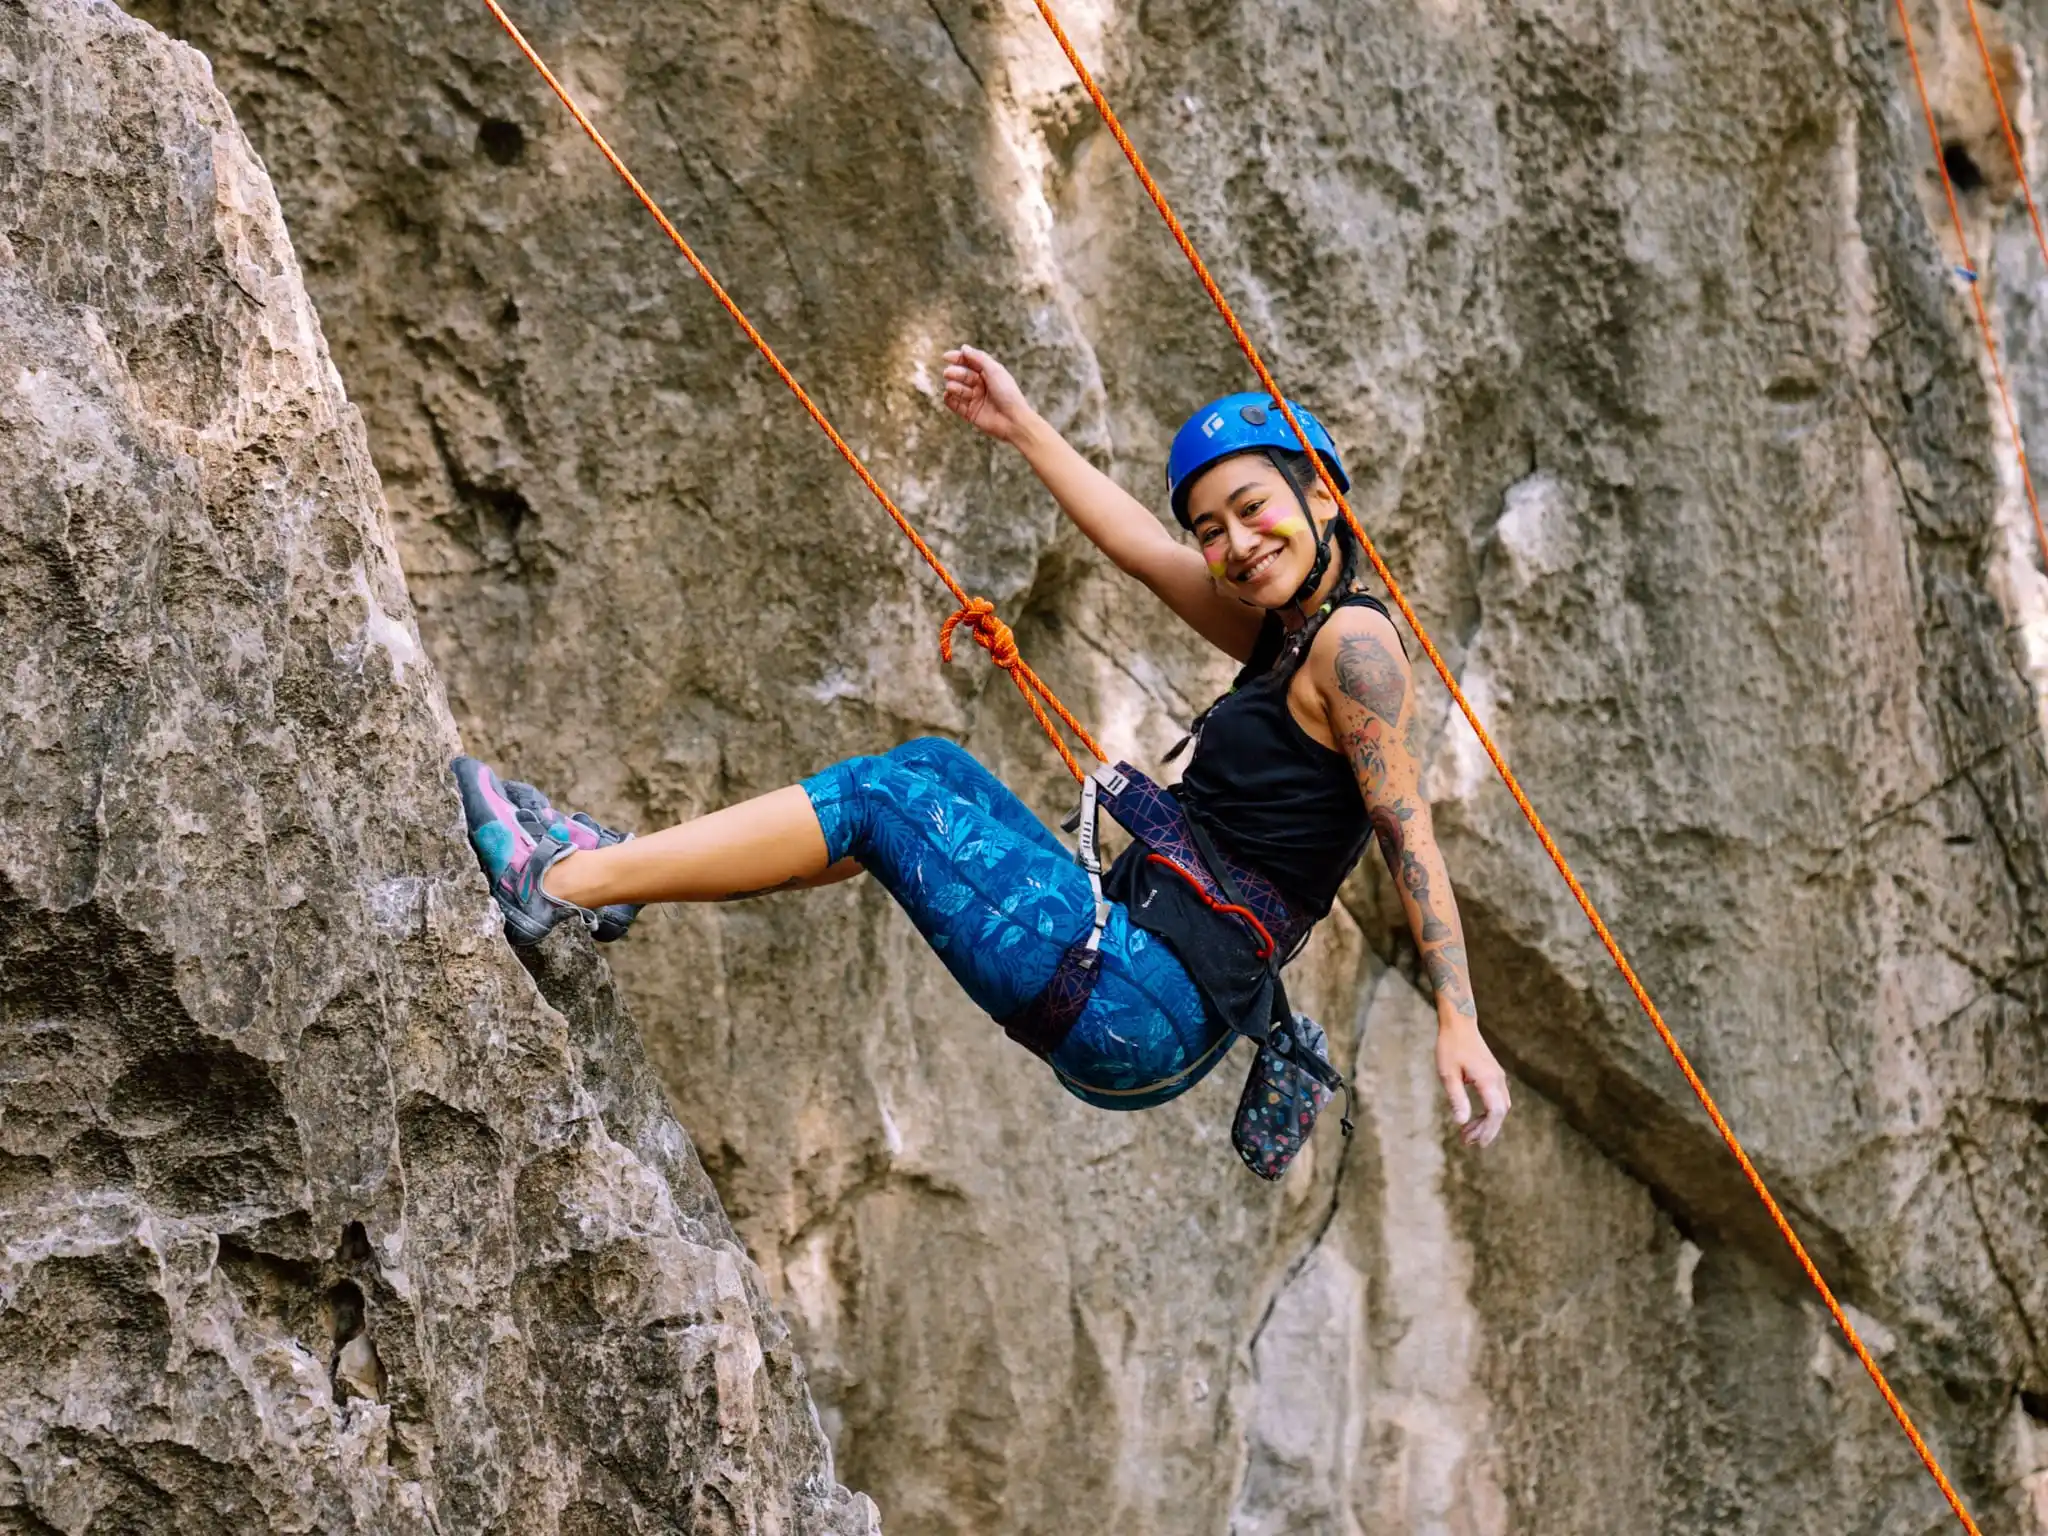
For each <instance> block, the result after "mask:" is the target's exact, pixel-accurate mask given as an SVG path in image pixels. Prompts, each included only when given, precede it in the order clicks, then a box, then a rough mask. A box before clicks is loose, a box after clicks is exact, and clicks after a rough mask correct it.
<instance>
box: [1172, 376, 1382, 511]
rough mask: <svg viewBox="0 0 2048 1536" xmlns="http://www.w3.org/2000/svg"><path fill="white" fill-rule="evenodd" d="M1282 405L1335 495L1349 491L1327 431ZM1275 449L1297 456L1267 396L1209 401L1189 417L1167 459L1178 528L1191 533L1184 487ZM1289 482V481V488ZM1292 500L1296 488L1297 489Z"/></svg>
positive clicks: (1296, 405) (1296, 441)
mask: <svg viewBox="0 0 2048 1536" xmlns="http://www.w3.org/2000/svg"><path fill="white" fill-rule="evenodd" d="M1287 404H1288V405H1289V406H1290V407H1291V408H1292V409H1293V411H1294V416H1295V419H1296V420H1297V421H1299V422H1300V423H1301V425H1302V430H1304V431H1305V432H1307V433H1308V441H1309V446H1310V447H1312V448H1314V449H1315V451H1316V452H1317V454H1319V455H1320V456H1321V457H1322V461H1323V462H1324V463H1325V464H1327V465H1329V466H1330V478H1331V479H1333V480H1335V481H1336V482H1337V489H1338V490H1340V491H1348V490H1350V489H1351V479H1350V477H1349V476H1348V475H1346V474H1345V473H1344V461H1343V460H1342V459H1340V458H1339V457H1338V456H1337V445H1336V443H1334V442H1333V441H1331V439H1330V433H1329V430H1328V429H1327V428H1326V427H1324V425H1323V424H1322V423H1321V422H1320V421H1318V420H1317V419H1316V413H1315V412H1314V411H1312V410H1310V409H1309V408H1308V407H1307V406H1305V405H1303V404H1302V403H1301V402H1300V401H1298V400H1290V401H1288V402H1287ZM1275 449H1278V450H1280V451H1282V452H1285V453H1300V452H1301V451H1302V447H1301V439H1300V438H1298V437H1296V436H1295V435H1294V429H1293V428H1292V427H1290V426H1288V425H1287V418H1286V417H1285V416H1284V415H1282V414H1281V413H1280V410H1279V408H1278V407H1276V406H1275V405H1274V404H1273V397H1272V396H1271V395H1264V394H1260V393H1258V392H1257V391H1255V390H1254V391H1251V392H1248V393H1245V394H1238V395H1225V396H1224V397H1223V398H1222V399H1220V400H1211V401H1210V402H1209V403H1208V404H1207V405H1205V406H1203V407H1202V408H1201V409H1200V410H1199V411H1197V412H1195V414H1194V415H1192V416H1190V417H1189V418H1188V419H1187V420H1186V421H1185V422H1183V423H1182V424H1181V429H1180V430H1179V431H1178V432H1176V433H1174V434H1173V447H1172V449H1171V450H1169V451H1168V453H1167V455H1166V492H1167V495H1168V496H1169V497H1170V498H1171V499H1172V501H1173V515H1174V517H1175V518H1176V519H1177V520H1178V521H1179V523H1180V525H1181V527H1183V528H1190V527H1191V526H1192V525H1191V524H1190V523H1189V521H1188V487H1189V486H1191V485H1193V484H1194V482H1195V479H1196V478H1197V477H1198V476H1199V475H1200V474H1201V473H1202V471H1203V470H1205V469H1207V468H1208V467H1209V466H1210V465H1212V464H1217V463H1221V462H1222V461H1223V460H1224V459H1228V458H1232V457H1234V456H1236V455H1237V454H1240V453H1259V452H1262V451H1263V452H1271V451H1273V450H1275ZM1293 480H1294V477H1293V476H1292V475H1291V474H1290V475H1288V483H1289V484H1292V483H1293ZM1295 489H1296V494H1297V495H1298V494H1300V492H1301V487H1299V486H1297V487H1296V488H1295Z"/></svg>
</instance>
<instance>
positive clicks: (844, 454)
mask: <svg viewBox="0 0 2048 1536" xmlns="http://www.w3.org/2000/svg"><path fill="white" fill-rule="evenodd" d="M484 5H485V7H486V8H487V9H488V10H489V11H490V13H491V14H492V15H493V16H495V17H496V18H497V20H498V25H499V26H501V27H503V28H504V29H505V34H506V36H508V37H510V38H511V39H512V42H513V44H514V45H515V46H516V47H517V48H518V49H519V51H520V52H521V53H522V54H524V55H525V56H526V61H527V63H529V64H531V65H532V66H533V67H534V68H535V69H536V70H537V71H539V73H540V77H541V79H543V80H545V81H546V82H547V84H548V89H549V90H551V91H553V92H554V93H555V96H556V98H557V99H558V100H560V102H561V103H562V105H563V106H564V107H566V108H568V110H569V115H570V116H571V117H573V118H575V119H576V125H577V126H578V127H579V128H581V129H582V130H583V131H584V132H585V133H586V134H588V135H589V136H590V142H591V143H593V144H595V145H596V146H597V148H598V152H599V153H601V154H602V155H603V156H604V157H605V159H606V160H607V161H608V162H609V163H610V165H611V168H612V169H613V170H614V171H617V172H618V173H619V179H620V180H621V181H623V182H625V184H626V186H627V187H628V188H629V189H630V190H631V191H632V193H633V196H635V197H636V198H638V199H639V200H640V206H641V207H643V208H645V209H646V210H647V211H648V213H650V214H652V215H653V217H654V222H655V223H657V224H659V225H660V226H661V229H662V233H663V234H665V235H667V236H668V237H669V239H670V240H672V241H674V242H675V247H676V249H677V250H679V251H681V252H682V253H683V260H685V261H687V262H688V263H689V264H690V270H691V271H693V272H695V273H696V274H697V276H698V278H699V279H700V280H701V281H702V282H703V284H704V286H705V287H706V288H708V289H710V290H711V296H712V297H713V298H715V299H717V300H718V303H719V307H720V308H722V309H723V310H724V311H725V312H726V313H727V314H728V315H730V316H732V318H733V323H734V324H736V325H737V326H739V328H740V329H741V330H742V331H744V332H745V333H746V337H747V340H749V341H751V342H752V343H753V344H754V349H755V350H756V351H757V352H759V353H760V354H761V356H762V357H763V358H765V359H766V360H767V362H768V366H769V367H770V368H772V369H774V370H775V376H776V377H777V378H779V379H781V380H782V382H783V383H784V384H785V385H787V386H788V387H789V392H790V393H791V394H793V395H795V396H796V399H797V403H798V404H799V405H801V406H802V407H803V408H804V410H805V411H806V412H807V413H808V414H809V415H810V418H811V420H812V421H814V422H816V423H817V424H818V430H819V431H821V432H823V433H824V434H825V436H826V437H828V438H829V439H831V442H832V446H833V447H834V448H836V449H838V450H839V456H840V457H841V458H843V459H844V460H846V462H847V465H848V466H849V467H850V468H851V469H852V470H853V472H854V474H856V475H858V476H859V477H860V483H861V484H862V485H864V486H866V487H867V488H868V494H869V495H871V496H873V497H874V498H875V500H876V501H878V502H880V503H881V506H882V510H883V511H884V512H887V513H888V514H889V516H890V518H891V519H893V520H894V522H895V524H896V526H897V527H898V528H899V529H901V530H902V532H903V536H904V537H905V538H907V539H908V540H910V542H911V544H912V546H913V547H915V548H916V550H917V552H918V554H920V555H922V556H923V557H924V563H925V564H926V565H928V566H930V567H931V568H932V572H933V574H934V575H936V576H937V577H938V578H939V580H940V581H942V582H944V583H945V587H946V590H947V591H948V592H950V593H952V594H953V601H954V603H955V604H957V605H958V606H957V607H956V608H955V609H954V612H953V614H952V616H951V617H950V618H948V619H947V620H946V622H945V624H944V625H943V626H942V627H941V629H940V631H939V654H940V656H941V657H942V658H943V659H944V660H946V661H951V660H952V659H953V637H954V633H955V631H957V630H959V629H961V628H965V629H966V630H967V631H968V633H970V634H971V635H973V636H974V638H975V641H976V642H977V643H978V644H979V645H980V646H981V648H982V649H983V650H985V651H987V652H988V654H989V659H990V660H991V661H993V662H994V663H995V664H996V665H997V666H998V667H1001V668H1002V669H1003V670H1004V671H1005V672H1007V673H1009V675H1010V681H1011V682H1013V683H1015V684H1016V685H1017V691H1018V692H1019V693H1021V694H1022V695H1023V696H1024V702H1025V703H1026V704H1028V705H1030V706H1031V713H1032V715H1033V716H1034V717H1035V718H1036V719H1037V721H1038V724H1039V728H1040V729H1041V730H1043V731H1044V732H1045V734H1046V739H1047V740H1049V741H1050V742H1051V743H1052V744H1053V747H1054V748H1055V749H1056V750H1057V751H1058V752H1059V755H1060V761H1061V762H1063V763H1065V764H1066V765H1067V772H1069V773H1071V774H1072V775H1073V776H1074V777H1075V779H1076V780H1079V779H1082V778H1084V777H1085V775H1084V774H1083V773H1082V771H1081V765H1080V763H1079V762H1078V761H1076V760H1075V757H1074V754H1073V752H1072V750H1071V749H1069V748H1068V746H1067V744H1066V742H1065V740H1064V739H1062V737H1061V736H1060V733H1059V731H1058V729H1057V728H1056V727H1055V726H1054V725H1053V719H1054V717H1057V718H1058V719H1059V721H1060V723H1061V724H1062V725H1064V726H1066V728H1067V729H1068V730H1070V731H1072V732H1073V733H1074V739H1075V740H1076V741H1078V742H1080V743H1081V745H1082V746H1084V747H1086V748H1087V749H1088V751H1089V752H1091V753H1093V754H1094V756H1095V760H1096V761H1097V762H1106V761H1107V758H1106V757H1105V755H1104V753H1103V750H1102V748H1101V747H1100V746H1098V745H1096V742H1095V738H1094V737H1093V736H1091V735H1089V733H1088V730H1087V727H1085V726H1084V725H1082V724H1081V722H1080V721H1079V720H1077V719H1075V718H1074V715H1073V714H1072V712H1071V711H1069V710H1068V708H1067V707H1066V705H1064V704H1062V703H1061V702H1060V701H1059V697H1058V695H1056V694H1055V693H1054V692H1053V691H1052V689H1051V688H1049V687H1047V686H1046V684H1045V681H1044V680H1043V679H1042V678H1040V677H1039V675H1038V674H1037V672H1035V671H1033V670H1032V668H1031V664H1030V663H1029V662H1027V661H1025V660H1024V658H1023V657H1022V656H1021V655H1019V654H1018V651H1017V639H1016V636H1014V635H1013V634H1011V632H1010V627H1009V625H1007V624H1005V623H1004V622H1003V621H1002V620H1001V619H1000V618H998V617H997V616H996V611H995V605H994V604H993V603H990V602H989V601H988V600H987V599H986V598H980V597H972V596H970V595H969V594H968V592H967V589H966V588H964V587H962V586H961V585H960V583H959V582H958V581H956V580H954V578H953V573H952V572H951V571H949V570H947V569H946V565H945V562H944V561H942V560H940V559H939V557H938V555H937V554H935V553H934V552H933V550H932V547H931V546H930V545H929V544H927V543H926V542H925V541H924V539H923V537H922V536H921V535H920V534H919V533H918V531H917V529H916V528H915V527H914V526H912V524H911V521H910V519H909V518H908V517H907V516H905V515H904V512H903V509H902V508H901V507H899V506H897V505H896V503H895V501H894V500H893V499H892V498H891V497H890V495H889V493H888V492H887V491H885V490H883V489H882V486H881V482H880V481H878V480H876V479H875V477H874V476H873V475H872V474H871V473H869V471H868V467H867V465H866V464H864V463H862V462H861V458H860V455H859V454H857V453H855V452H854V451H853V449H852V448H851V447H849V446H848V445H847V442H846V439H845V438H843V437H841V436H840V435H839V432H838V429H837V428H835V427H834V426H833V425H832V423H831V422H830V421H829V420H827V419H826V416H825V413H824V412H823V411H822V410H820V409H819V408H818V404H817V402H816V401H814V400H813V399H812V398H811V396H810V393H809V392H808V391H807V390H806V389H805V388H804V387H803V385H802V384H800V383H798V382H797V378H796V375H795V374H793V373H791V372H790V371H789V369H788V368H787V367H786V366H784V364H783V361H782V359H781V358H780V357H778V356H776V353H775V349H774V348H773V347H771V346H769V345H768V341H767V338H766V337H764V336H762V334H761V333H760V332H759V331H758V330H756V329H755V328H754V323H753V322H752V321H751V320H749V319H748V318H747V317H746V315H745V314H744V313H743V312H742V311H741V309H740V307H739V305H738V304H737V303H735V302H734V301H733V297H732V295H731V294H729V293H727V292H726V291H725V287H724V285H723V284H721V283H720V282H719V281H718V279H717V278H716V277H715V276H713V275H712V271H711V269H710V268H709V267H707V266H706V265H705V264H704V263H703V261H702V260H701V259H699V257H698V255H697V253H696V252H695V251H694V250H692V249H691V248H690V242H689V241H687V240H685V239H684V238H683V237H682V234H681V232H680V231H679V230H677V228H676V227H675V225H673V224H671V223H670V222H669V218H668V215H667V214H665V213H663V212H662V211H661V208H660V205H659V204H657V203H656V202H655V201H654V199H653V198H652V197H650V196H649V195H648V193H647V189H646V188H645V187H643V186H641V185H640V181H639V178H638V177H636V176H634V174H633V173H632V172H631V171H630V170H628V169H627V168H626V162H625V161H623V160H621V159H620V158H619V156H618V154H617V152H616V151H615V150H613V148H612V147H611V145H610V144H608V143H606V142H605V137H604V135H603V134H601V133H599V132H598V131H597V125H596V124H594V123H593V122H591V120H590V119H589V118H588V117H587V116H585V115H584V112H583V109H582V108H581V107H579V106H577V105H576V103H575V101H574V99H573V98H571V96H570V95H569V93H568V91H567V90H566V89H564V88H563V86H562V82H561V81H560V80H558V79H556V78H555V72H554V71H553V70H551V69H549V68H548V66H547V63H546V61H545V60H543V59H542V58H541V56H540V55H539V54H538V53H536V52H535V51H534V49H533V45H532V44H531V43H529V42H527V40H526V37H525V34H523V33H522V32H521V31H520V30H519V28H518V27H516V26H514V25H513V24H512V18H511V17H510V16H507V15H506V14H505V12H504V9H503V8H502V7H501V6H500V5H499V4H498V0H484Z"/></svg>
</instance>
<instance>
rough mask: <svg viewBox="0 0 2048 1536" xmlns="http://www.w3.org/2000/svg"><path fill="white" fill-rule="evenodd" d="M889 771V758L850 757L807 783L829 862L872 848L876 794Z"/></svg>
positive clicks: (856, 854) (804, 782) (806, 791)
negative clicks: (869, 845) (870, 846)
mask: <svg viewBox="0 0 2048 1536" xmlns="http://www.w3.org/2000/svg"><path fill="white" fill-rule="evenodd" d="M888 772H889V760H888V759H887V758H885V757H849V758H845V759H843V760H842V761H840V762H836V763H834V764H833V765H832V766H831V767H830V768H827V769H824V770H823V771H822V772H819V773H814V774H812V775H811V777H809V778H808V779H805V780H804V781H803V791H804V793H805V794H806V795H807V796H809V797H810V802H811V810H812V812H813V813H814V814H815V815H816V816H817V818H818V828H819V830H820V831H821V832H823V833H824V834H825V854H826V858H827V860H828V861H829V862H831V863H834V864H836V863H838V862H839V861H840V860H841V859H843V858H846V857H848V856H849V855H851V856H852V857H855V858H858V857H860V855H861V851H862V850H863V849H864V848H865V847H866V846H867V845H868V842H869V837H868V833H869V829H870V826H871V824H872V822H873V807H874V803H875V795H876V792H877V790H878V789H879V787H880V781H881V780H882V779H883V778H884V777H886V776H887V774H888Z"/></svg>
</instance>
